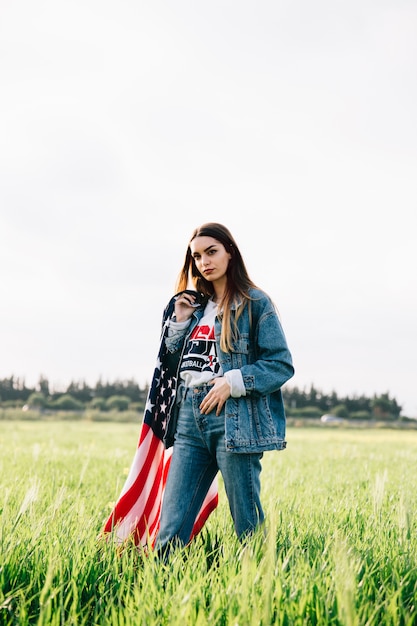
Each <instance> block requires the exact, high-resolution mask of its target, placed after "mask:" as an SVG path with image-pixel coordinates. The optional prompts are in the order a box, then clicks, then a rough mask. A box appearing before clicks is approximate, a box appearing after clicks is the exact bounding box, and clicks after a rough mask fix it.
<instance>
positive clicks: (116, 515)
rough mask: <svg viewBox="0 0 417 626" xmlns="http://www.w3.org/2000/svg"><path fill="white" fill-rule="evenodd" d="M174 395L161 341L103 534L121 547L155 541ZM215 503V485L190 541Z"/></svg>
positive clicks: (207, 497)
mask: <svg viewBox="0 0 417 626" xmlns="http://www.w3.org/2000/svg"><path fill="white" fill-rule="evenodd" d="M171 303H172V301H171ZM170 310H171V307H167V309H166V311H165V318H164V319H165V324H164V332H163V337H164V335H165V332H166V327H167V322H166V320H167V319H168V316H169V314H170ZM175 390H176V378H175V376H174V373H173V371H172V367H170V365H169V362H168V360H167V359H166V358H165V342H164V340H163V338H162V341H161V347H160V350H159V354H158V359H157V363H156V367H155V371H154V375H153V378H152V384H151V387H150V390H149V393H148V398H147V401H146V407H145V413H144V418H143V422H142V426H141V431H140V436H139V442H138V446H137V449H136V453H135V456H134V458H133V462H132V465H131V467H130V470H129V474H128V477H127V479H126V482H125V484H124V486H123V489H122V491H121V493H120V496H119V498H118V500H117V502H116V504H115V506H114V508H113V511H112V513H111V515H110V516H109V518H108V520H107V522H106V524H105V526H104V529H103V533H105V534H106V533H113V535H114V539H115V541H116V542H117V543H119V544H122V543H124V542H125V541H127V540H129V539H133V541H134V543H135V544H136V545H142V546H147V545H153V543H154V541H155V538H156V535H157V532H158V529H159V520H160V514H161V505H162V500H163V496H164V490H165V484H166V480H167V476H168V471H169V466H170V461H171V456H172V447H170V448H168V449H166V448H165V445H164V442H163V438H164V435H165V431H166V426H167V419H168V415H169V411H170V409H171V407H172V404H173V401H174V398H175ZM217 503H218V491H217V479H215V480H214V481H213V483H212V485H211V487H210V489H209V491H208V493H207V496H206V498H205V500H204V502H203V505H202V507H201V510H200V512H199V514H198V515H197V518H196V520H195V523H194V528H193V531H192V535H191V539H192V538H193V537H195V535H197V533H199V532H200V530H201V529H202V527H203V526H204V524H205V522H206V520H207V518H208V516H209V515H210V513H211V512H212V511H213V510H214V509H215V508H216V506H217Z"/></svg>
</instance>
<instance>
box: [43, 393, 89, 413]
mask: <svg viewBox="0 0 417 626" xmlns="http://www.w3.org/2000/svg"><path fill="white" fill-rule="evenodd" d="M49 406H50V408H52V409H55V410H57V411H82V410H83V409H84V405H83V403H82V402H80V401H79V400H76V398H73V397H72V396H71V395H70V394H69V393H65V394H64V395H63V396H60V397H59V398H58V399H57V400H54V401H53V402H51V403H50V404H49Z"/></svg>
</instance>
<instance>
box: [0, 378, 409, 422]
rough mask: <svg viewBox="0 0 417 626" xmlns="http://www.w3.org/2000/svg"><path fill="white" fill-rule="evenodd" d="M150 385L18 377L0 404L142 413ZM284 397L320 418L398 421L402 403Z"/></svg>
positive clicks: (1, 388)
mask: <svg viewBox="0 0 417 626" xmlns="http://www.w3.org/2000/svg"><path fill="white" fill-rule="evenodd" d="M147 394H148V387H147V386H144V387H140V386H139V385H138V383H137V382H136V381H134V380H115V381H113V382H109V381H106V382H104V381H102V380H101V379H99V380H98V381H97V383H96V384H95V385H94V386H90V385H88V384H87V383H86V382H85V381H72V382H71V383H70V384H69V385H68V386H67V387H66V388H65V389H64V390H61V391H56V390H52V389H51V386H50V384H49V381H48V379H47V378H45V377H44V376H41V377H40V378H39V381H38V383H37V385H36V386H35V387H28V386H26V384H25V380H24V379H22V378H18V377H15V376H11V377H10V378H4V379H2V380H0V403H1V406H2V407H3V408H6V407H23V406H25V407H29V408H31V409H39V410H46V409H50V410H57V411H59V410H63V411H83V410H85V409H86V408H89V409H95V410H98V411H127V410H134V411H139V412H142V411H143V409H144V406H145V402H146V397H147ZM283 396H284V401H285V406H286V411H287V415H288V416H289V417H295V418H319V417H320V416H321V415H323V414H326V413H327V414H332V415H335V416H337V417H343V418H349V419H381V420H398V419H400V418H401V408H402V407H401V406H400V405H399V404H398V403H397V401H396V400H395V398H392V397H390V395H389V393H385V394H382V395H379V396H377V395H374V396H372V397H368V396H364V395H360V396H357V395H354V396H339V395H338V394H337V393H336V391H332V392H331V393H324V392H323V391H320V390H319V389H317V388H316V387H315V386H314V385H311V386H310V387H309V388H308V389H305V388H304V389H300V388H299V387H291V386H288V385H287V386H285V387H284V388H283Z"/></svg>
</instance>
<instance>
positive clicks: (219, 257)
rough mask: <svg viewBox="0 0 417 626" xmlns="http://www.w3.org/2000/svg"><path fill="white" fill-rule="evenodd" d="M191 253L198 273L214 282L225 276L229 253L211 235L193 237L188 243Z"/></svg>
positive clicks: (229, 257)
mask: <svg viewBox="0 0 417 626" xmlns="http://www.w3.org/2000/svg"><path fill="white" fill-rule="evenodd" d="M190 250H191V255H192V257H193V259H194V263H195V266H196V268H197V269H198V271H199V272H200V274H201V275H202V276H203V277H204V278H205V279H206V280H208V281H210V282H212V283H214V282H216V281H221V280H222V279H223V280H224V279H225V278H226V270H227V267H228V265H229V261H230V259H231V254H230V253H229V252H227V251H226V248H225V247H224V245H223V244H222V243H220V241H217V239H214V238H213V237H195V238H194V239H193V240H192V241H191V243H190Z"/></svg>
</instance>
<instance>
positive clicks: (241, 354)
mask: <svg viewBox="0 0 417 626" xmlns="http://www.w3.org/2000/svg"><path fill="white" fill-rule="evenodd" d="M248 355H249V339H248V338H246V337H241V338H240V339H237V340H236V341H234V342H233V345H232V350H231V357H232V367H233V368H237V369H239V368H240V367H242V366H243V365H246V364H247V362H248Z"/></svg>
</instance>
